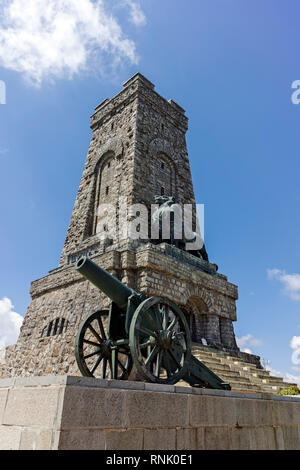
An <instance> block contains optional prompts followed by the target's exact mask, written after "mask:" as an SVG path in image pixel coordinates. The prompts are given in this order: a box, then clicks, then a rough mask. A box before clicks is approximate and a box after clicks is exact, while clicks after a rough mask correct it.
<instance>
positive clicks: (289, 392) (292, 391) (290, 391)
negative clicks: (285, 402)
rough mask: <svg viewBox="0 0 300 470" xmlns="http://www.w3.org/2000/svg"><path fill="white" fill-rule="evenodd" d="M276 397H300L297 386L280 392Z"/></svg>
mask: <svg viewBox="0 0 300 470" xmlns="http://www.w3.org/2000/svg"><path fill="white" fill-rule="evenodd" d="M278 395H300V390H299V388H298V387H297V385H291V386H290V387H285V388H282V389H281V390H280V392H279V393H278Z"/></svg>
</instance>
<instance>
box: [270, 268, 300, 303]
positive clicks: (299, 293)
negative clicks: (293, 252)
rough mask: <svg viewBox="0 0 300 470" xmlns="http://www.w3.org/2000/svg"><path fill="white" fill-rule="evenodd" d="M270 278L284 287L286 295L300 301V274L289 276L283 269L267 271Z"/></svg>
mask: <svg viewBox="0 0 300 470" xmlns="http://www.w3.org/2000/svg"><path fill="white" fill-rule="evenodd" d="M267 273H268V278H269V279H276V280H278V281H280V282H281V283H282V284H283V285H284V291H283V292H284V293H285V294H286V295H288V296H289V297H290V298H291V299H293V300H300V274H297V273H294V274H287V273H286V272H285V271H284V270H282V269H277V268H275V269H267Z"/></svg>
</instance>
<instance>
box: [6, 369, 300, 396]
mask: <svg viewBox="0 0 300 470" xmlns="http://www.w3.org/2000/svg"><path fill="white" fill-rule="evenodd" d="M59 385H65V386H72V387H91V388H109V389H118V390H120V389H121V390H134V391H144V392H158V393H180V394H187V395H190V394H193V395H203V396H214V397H223V398H247V399H250V400H257V399H259V400H274V401H285V402H296V403H300V395H299V396H297V395H291V396H280V395H272V394H269V393H246V392H232V391H228V390H214V389H208V388H198V387H185V386H180V385H176V384H175V385H169V384H154V383H147V382H136V381H130V380H103V379H95V378H93V377H81V376H75V375H74V376H72V375H43V376H32V377H14V378H4V379H0V388H20V387H51V386H52V387H53V386H59Z"/></svg>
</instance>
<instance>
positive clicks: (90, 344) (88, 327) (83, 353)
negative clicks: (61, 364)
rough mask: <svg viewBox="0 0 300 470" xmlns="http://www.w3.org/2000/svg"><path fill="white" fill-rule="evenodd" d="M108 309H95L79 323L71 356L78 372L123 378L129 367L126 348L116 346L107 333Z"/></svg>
mask: <svg viewBox="0 0 300 470" xmlns="http://www.w3.org/2000/svg"><path fill="white" fill-rule="evenodd" d="M107 323H108V310H99V311H97V312H95V313H93V314H92V315H89V316H88V317H86V318H85V319H84V320H83V322H82V323H81V325H80V327H79V330H78V333H77V336H76V342H75V357H76V361H77V365H78V368H79V370H80V372H81V373H82V375H84V376H88V377H95V378H98V379H119V380H126V379H128V376H129V374H130V371H131V368H132V359H131V357H130V352H129V348H128V347H126V346H116V345H115V344H114V342H113V341H112V340H111V339H110V338H109V336H108V333H107Z"/></svg>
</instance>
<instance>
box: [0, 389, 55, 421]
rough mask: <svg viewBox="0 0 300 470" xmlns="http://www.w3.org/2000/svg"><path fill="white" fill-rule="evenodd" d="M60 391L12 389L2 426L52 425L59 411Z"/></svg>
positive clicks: (9, 393)
mask: <svg viewBox="0 0 300 470" xmlns="http://www.w3.org/2000/svg"><path fill="white" fill-rule="evenodd" d="M60 399H62V396H61V390H60V389H59V388H56V387H53V388H47V389H44V388H38V387H35V388H29V387H28V388H27V387H26V388H23V387H22V388H13V389H10V390H9V392H8V398H7V402H6V406H5V410H4V414H3V424H5V425H11V426H12V425H13V426H48V427H51V426H53V425H54V421H55V418H56V414H57V412H58V411H59V410H58V407H59V404H60Z"/></svg>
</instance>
